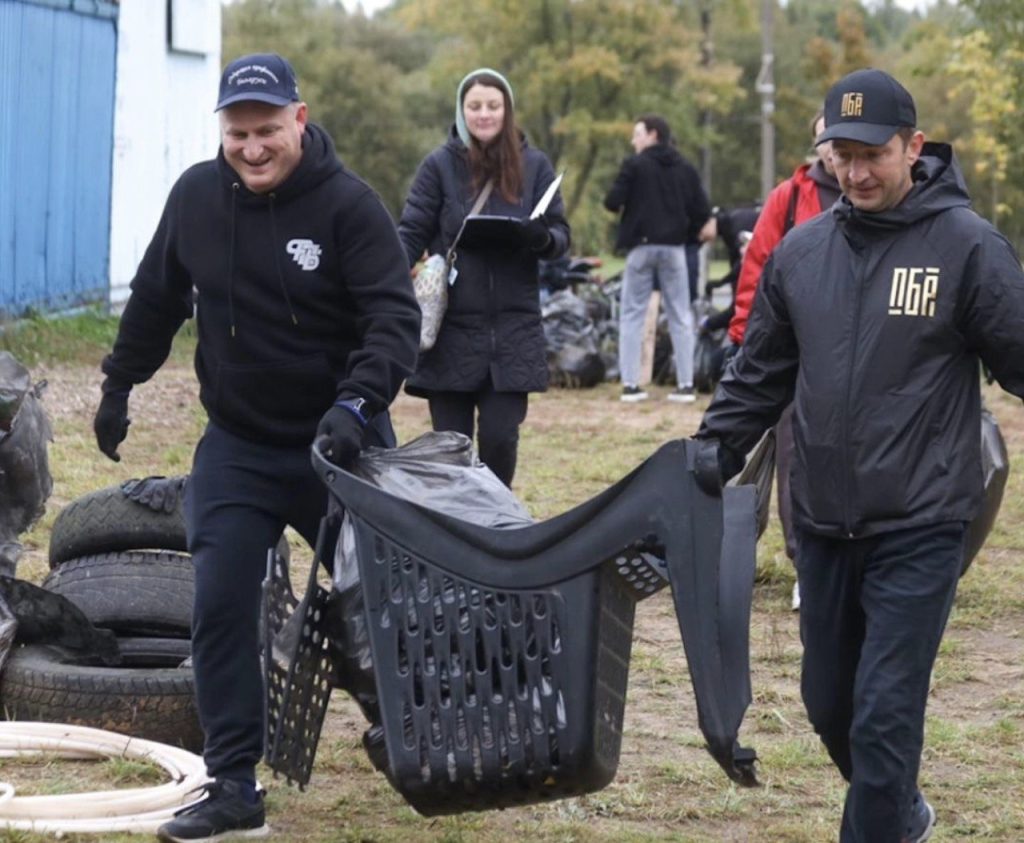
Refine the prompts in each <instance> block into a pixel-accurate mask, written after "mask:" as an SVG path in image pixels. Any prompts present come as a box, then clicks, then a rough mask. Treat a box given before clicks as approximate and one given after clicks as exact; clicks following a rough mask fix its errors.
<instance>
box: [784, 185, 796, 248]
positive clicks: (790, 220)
mask: <svg viewBox="0 0 1024 843" xmlns="http://www.w3.org/2000/svg"><path fill="white" fill-rule="evenodd" d="M799 199H800V187H799V185H797V183H796V182H795V181H793V180H790V182H789V205H788V206H787V207H786V222H785V225H784V226H783V228H782V236H783V237H785V236H786V234H788V233H789V230H790V229H791V228H792V227H793V226H794V225H796V203H797V202H798V201H799Z"/></svg>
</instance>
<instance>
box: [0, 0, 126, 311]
mask: <svg viewBox="0 0 1024 843" xmlns="http://www.w3.org/2000/svg"><path fill="white" fill-rule="evenodd" d="M116 10H117V7H116V6H114V5H112V4H111V3H105V2H101V0H96V1H95V2H82V0H64V2H55V0H31V1H30V0H0V315H3V316H7V317H10V316H18V315H21V314H23V313H24V312H25V311H26V310H27V309H29V308H32V309H37V310H53V309H59V308H64V307H68V306H71V305H75V304H79V303H81V302H83V301H88V300H96V299H101V298H105V296H106V293H107V287H108V275H109V273H108V264H109V253H110V183H111V161H112V157H113V156H112V152H113V136H114V75H115V65H116V52H117V50H116V47H117V29H116V23H117V11H116Z"/></svg>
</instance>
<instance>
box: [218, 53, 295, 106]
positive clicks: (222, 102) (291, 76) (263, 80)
mask: <svg viewBox="0 0 1024 843" xmlns="http://www.w3.org/2000/svg"><path fill="white" fill-rule="evenodd" d="M251 101H255V102H265V103H269V104H270V105H288V103H290V102H298V101H299V83H298V82H297V81H296V80H295V71H294V70H292V66H291V65H290V64H289V63H288V60H287V59H285V58H284V57H282V56H279V55H277V53H254V54H253V55H249V56H242V57H241V58H239V59H235V60H234V61H233V62H231V64H229V65H228V66H227V67H225V68H224V73H222V74H221V77H220V94H219V95H218V97H217V107H216V108H215V109H214V111H220V110H221V109H222V108H226V107H227V106H229V105H234V104H235V103H236V102H251Z"/></svg>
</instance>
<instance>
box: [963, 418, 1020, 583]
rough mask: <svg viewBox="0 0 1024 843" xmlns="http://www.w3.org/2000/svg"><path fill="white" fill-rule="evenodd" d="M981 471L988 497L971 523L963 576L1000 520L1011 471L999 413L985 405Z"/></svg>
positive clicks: (965, 545)
mask: <svg viewBox="0 0 1024 843" xmlns="http://www.w3.org/2000/svg"><path fill="white" fill-rule="evenodd" d="M981 471H982V474H983V475H984V477H985V498H984V500H983V501H982V504H981V511H980V512H979V513H978V514H977V515H975V516H974V520H972V521H971V522H970V523H969V524H968V525H967V537H966V539H965V541H964V561H963V566H962V568H961V570H960V575H961V576H963V575H964V574H965V573H967V569H968V568H970V567H971V562H973V561H974V557H975V556H977V555H978V551H979V550H981V548H982V545H984V544H985V539H987V538H988V534H989V532H990V531H991V530H992V525H993V524H995V522H996V516H997V515H998V514H999V507H1000V506H1001V505H1002V502H1003V490H1004V489H1005V488H1006V478H1007V477H1008V476H1009V474H1010V459H1009V457H1008V456H1007V453H1006V442H1004V441H1003V434H1002V432H1001V431H1000V430H999V424H998V423H997V422H996V417H995V416H993V415H992V413H990V412H989V411H988V409H987V408H985V407H982V408H981Z"/></svg>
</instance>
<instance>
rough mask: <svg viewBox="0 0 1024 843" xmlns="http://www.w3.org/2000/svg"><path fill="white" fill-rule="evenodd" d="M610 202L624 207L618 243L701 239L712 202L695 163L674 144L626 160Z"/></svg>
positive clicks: (625, 247) (625, 246) (621, 247)
mask: <svg viewBox="0 0 1024 843" xmlns="http://www.w3.org/2000/svg"><path fill="white" fill-rule="evenodd" d="M604 206H605V207H606V208H607V209H608V210H609V211H618V210H619V209H622V219H621V220H620V221H619V233H618V237H617V238H616V240H615V248H616V250H617V251H619V252H628V251H629V250H630V249H632V248H633V247H634V246H644V245H660V246H679V245H682V244H683V243H686V242H688V241H692V240H694V239H696V237H697V234H698V232H700V229H701V226H703V225H704V223H705V222H707V221H708V218H709V217H710V216H711V203H710V202H708V196H707V194H706V193H705V192H704V188H703V187H702V186H701V183H700V176H699V175H698V174H697V170H696V169H694V167H693V165H692V164H691V163H690V162H689V161H687V160H686V159H685V158H683V156H682V155H680V154H679V152H678V151H677V150H676V149H675V148H674V147H671V146H669V145H668V144H664V143H659V144H655V145H654V146H649V147H647V149H645V150H643V151H642V152H641V153H639V154H638V155H631V156H630V157H629V158H627V159H626V160H625V161H623V162H622V167H621V168H620V169H619V174H618V175H617V176H616V177H615V182H614V184H612V187H611V189H610V190H609V191H608V195H607V196H605V199H604Z"/></svg>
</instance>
